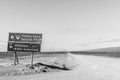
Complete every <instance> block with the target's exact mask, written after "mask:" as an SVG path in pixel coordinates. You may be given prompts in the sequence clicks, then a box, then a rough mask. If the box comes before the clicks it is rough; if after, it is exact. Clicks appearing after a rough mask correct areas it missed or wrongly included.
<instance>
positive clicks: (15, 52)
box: [14, 52, 16, 65]
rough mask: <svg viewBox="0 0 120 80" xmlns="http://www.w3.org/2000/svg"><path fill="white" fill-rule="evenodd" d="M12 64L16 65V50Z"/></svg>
mask: <svg viewBox="0 0 120 80" xmlns="http://www.w3.org/2000/svg"><path fill="white" fill-rule="evenodd" d="M14 65H16V52H14Z"/></svg>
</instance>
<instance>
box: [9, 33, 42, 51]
mask: <svg viewBox="0 0 120 80" xmlns="http://www.w3.org/2000/svg"><path fill="white" fill-rule="evenodd" d="M41 43H42V34H31V33H9V39H8V51H20V52H40V50H41Z"/></svg>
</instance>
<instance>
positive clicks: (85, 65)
mask: <svg viewBox="0 0 120 80" xmlns="http://www.w3.org/2000/svg"><path fill="white" fill-rule="evenodd" d="M72 56H73V57H74V58H75V59H76V60H77V62H78V63H79V66H77V67H76V68H75V69H74V70H70V71H62V72H52V73H45V74H34V75H24V76H23V75H22V76H8V77H0V80H120V59H119V58H107V57H99V56H90V55H89V56H87V55H72Z"/></svg>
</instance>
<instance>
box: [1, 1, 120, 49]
mask: <svg viewBox="0 0 120 80" xmlns="http://www.w3.org/2000/svg"><path fill="white" fill-rule="evenodd" d="M119 3H120V1H119V0H0V50H3V51H6V50H7V41H8V33H9V32H20V33H42V34H43V39H42V40H43V41H42V51H61V50H86V49H95V48H103V47H111V46H119V45H120V35H119V34H120V5H119Z"/></svg>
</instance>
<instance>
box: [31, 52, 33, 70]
mask: <svg viewBox="0 0 120 80" xmlns="http://www.w3.org/2000/svg"><path fill="white" fill-rule="evenodd" d="M33 56H34V52H32V54H31V67H32V68H33Z"/></svg>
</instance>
